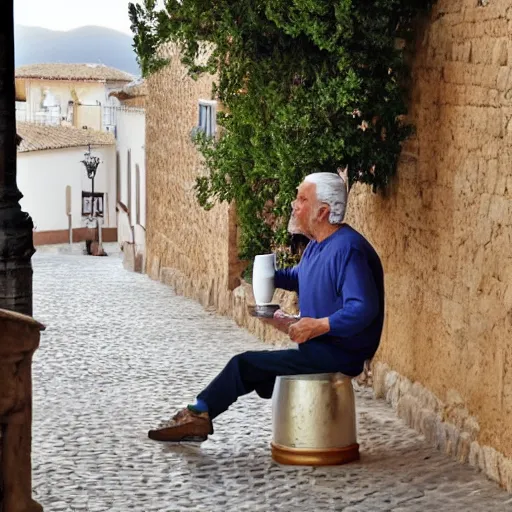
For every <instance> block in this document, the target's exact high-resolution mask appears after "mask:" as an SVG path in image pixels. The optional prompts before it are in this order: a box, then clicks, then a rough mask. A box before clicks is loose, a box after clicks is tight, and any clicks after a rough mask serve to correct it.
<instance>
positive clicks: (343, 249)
mask: <svg viewBox="0 0 512 512" xmlns="http://www.w3.org/2000/svg"><path fill="white" fill-rule="evenodd" d="M275 285H276V287H278V288H283V289H285V290H291V291H296V292H298V294H299V307H300V316H301V317H311V318H324V317H329V325H330V328H331V330H330V331H329V333H327V334H324V335H322V336H319V337H317V338H313V339H311V340H308V341H307V342H306V343H302V344H300V345H299V350H301V351H303V352H304V353H305V354H306V355H307V356H308V358H311V360H312V361H315V362H317V363H318V365H319V366H326V368H327V367H328V368H331V369H332V363H333V362H335V366H336V369H337V371H340V372H342V373H344V374H346V375H351V376H355V375H359V374H360V373H361V371H362V370H363V365H364V361H365V360H366V359H371V358H372V357H373V355H374V354H375V352H376V351H377V348H378V346H379V342H380V336H381V333H382V325H383V323H384V273H383V270H382V265H381V262H380V259H379V256H378V255H377V253H376V252H375V249H374V248H373V247H372V246H371V245H370V243H369V242H368V241H367V240H366V239H365V238H364V237H363V236H362V235H361V234H359V233H358V232H357V231H356V230H355V229H353V228H352V227H350V226H348V225H347V224H344V225H343V226H342V227H341V228H340V229H338V231H336V232H335V233H333V234H332V235H331V236H329V237H328V238H326V239H325V240H323V241H322V242H315V241H311V242H309V244H308V246H307V247H306V250H305V251H304V254H303V256H302V259H301V261H300V263H299V264H298V265H297V266H296V267H293V268H290V269H283V270H278V271H277V272H276V276H275ZM327 363H329V364H327Z"/></svg>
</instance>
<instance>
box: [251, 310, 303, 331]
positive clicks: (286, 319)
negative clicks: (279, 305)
mask: <svg viewBox="0 0 512 512" xmlns="http://www.w3.org/2000/svg"><path fill="white" fill-rule="evenodd" d="M260 320H261V321H262V322H263V323H265V324H269V325H271V326H272V327H275V328H276V329H278V330H279V331H281V332H284V333H285V334H288V330H289V328H290V325H292V324H294V323H296V322H297V321H298V319H297V317H295V316H293V315H287V314H286V313H285V312H284V311H281V310H280V309H278V310H277V311H276V312H275V313H274V318H260Z"/></svg>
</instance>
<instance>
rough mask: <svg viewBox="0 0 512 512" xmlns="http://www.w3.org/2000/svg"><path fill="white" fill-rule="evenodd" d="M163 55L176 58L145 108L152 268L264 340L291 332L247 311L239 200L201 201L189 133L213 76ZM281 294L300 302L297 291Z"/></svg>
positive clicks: (155, 79) (152, 82) (153, 82)
mask: <svg viewBox="0 0 512 512" xmlns="http://www.w3.org/2000/svg"><path fill="white" fill-rule="evenodd" d="M164 54H165V55H166V56H167V57H168V58H169V59H170V63H169V65H168V66H166V67H165V68H164V69H162V70H161V71H159V72H158V73H155V74H154V75H153V76H151V77H150V78H149V80H148V88H149V97H150V98H151V100H150V101H148V103H147V107H146V158H147V164H146V165H147V197H148V202H147V226H146V228H147V234H146V265H145V267H146V272H147V273H148V274H149V276H150V277H151V278H153V279H159V280H161V281H162V282H164V283H166V284H168V285H171V286H173V287H174V288H175V290H176V291H177V293H179V294H182V295H186V296H188V297H191V298H194V299H196V300H198V301H199V302H201V304H203V305H204V306H205V307H212V308H214V309H215V310H216V311H217V312H219V313H221V314H227V315H230V316H232V317H234V318H235V319H236V321H237V322H238V323H239V324H240V325H242V326H245V327H247V328H249V329H250V330H251V331H252V332H255V333H256V334H257V335H258V336H260V337H261V338H262V339H265V340H271V341H274V342H277V343H280V342H285V341H286V340H285V337H284V336H283V335H281V334H278V333H277V332H276V331H275V330H274V329H271V328H269V327H267V326H265V325H263V324H262V323H261V322H260V321H257V320H255V319H254V318H251V317H249V316H248V315H247V307H246V306H247V303H248V302H249V303H251V301H253V298H252V293H251V290H250V287H249V286H247V285H244V284H243V283H242V282H241V280H240V275H241V273H242V271H243V269H244V263H243V262H241V261H239V259H238V247H237V239H238V226H237V220H236V211H235V208H234V206H232V205H227V204H221V205H218V206H215V207H214V208H213V209H212V210H210V211H205V210H204V209H202V208H201V207H200V206H199V204H198V203H197V200H196V196H195V191H194V184H195V180H196V177H197V176H200V175H201V173H202V172H204V171H203V170H202V166H201V159H200V155H199V153H198V152H197V150H196V149H195V146H194V144H193V143H192V140H191V137H190V132H191V130H192V129H193V128H194V127H195V126H197V124H198V108H199V107H198V100H199V99H210V98H211V92H212V82H213V78H212V77H211V76H203V77H202V78H200V79H199V80H197V81H194V80H192V79H191V78H189V77H188V76H187V72H186V69H185V68H184V67H183V66H182V64H181V63H180V59H179V55H178V53H177V51H176V49H175V48H174V47H173V46H168V47H167V48H165V50H164ZM279 300H280V301H281V303H283V305H284V306H285V307H289V308H290V309H291V310H293V309H294V301H295V297H294V296H293V295H289V294H288V295H286V294H282V295H280V296H279Z"/></svg>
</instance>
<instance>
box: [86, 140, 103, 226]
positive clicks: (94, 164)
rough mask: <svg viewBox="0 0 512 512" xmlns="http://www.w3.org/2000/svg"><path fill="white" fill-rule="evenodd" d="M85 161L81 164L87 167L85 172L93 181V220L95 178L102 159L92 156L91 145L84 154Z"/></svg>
mask: <svg viewBox="0 0 512 512" xmlns="http://www.w3.org/2000/svg"><path fill="white" fill-rule="evenodd" d="M84 157H85V158H84V159H83V160H81V162H82V163H83V164H84V166H85V170H86V171H87V177H88V178H89V179H90V180H91V218H93V217H94V178H95V177H96V172H97V171H98V166H99V165H100V159H99V157H97V156H92V154H91V145H90V144H89V151H86V152H85V153H84Z"/></svg>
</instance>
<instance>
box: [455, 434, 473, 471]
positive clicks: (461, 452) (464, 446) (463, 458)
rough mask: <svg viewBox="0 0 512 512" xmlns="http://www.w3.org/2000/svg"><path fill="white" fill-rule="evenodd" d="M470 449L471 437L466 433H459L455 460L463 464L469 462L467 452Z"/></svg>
mask: <svg viewBox="0 0 512 512" xmlns="http://www.w3.org/2000/svg"><path fill="white" fill-rule="evenodd" d="M470 449H471V436H470V435H469V434H468V433H467V432H461V434H460V436H459V442H458V445H457V453H456V457H457V460H458V461H459V462H461V463H463V464H465V463H466V462H468V460H469V452H470Z"/></svg>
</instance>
